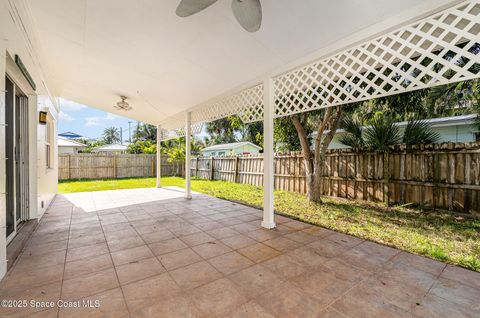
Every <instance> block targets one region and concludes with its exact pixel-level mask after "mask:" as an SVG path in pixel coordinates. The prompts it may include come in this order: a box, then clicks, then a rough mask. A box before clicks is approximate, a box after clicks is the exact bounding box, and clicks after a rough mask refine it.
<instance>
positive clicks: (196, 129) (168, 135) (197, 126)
mask: <svg viewBox="0 0 480 318" xmlns="http://www.w3.org/2000/svg"><path fill="white" fill-rule="evenodd" d="M202 127H203V123H194V124H192V134H193V135H196V134H199V133H200V132H202ZM180 137H185V127H182V128H178V129H171V130H169V129H162V132H161V136H160V140H161V141H165V140H170V139H176V138H180Z"/></svg>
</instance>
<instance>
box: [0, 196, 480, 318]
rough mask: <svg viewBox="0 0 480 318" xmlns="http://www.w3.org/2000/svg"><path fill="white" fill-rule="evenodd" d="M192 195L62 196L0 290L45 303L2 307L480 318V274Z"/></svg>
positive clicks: (93, 312) (22, 312)
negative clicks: (271, 224) (265, 223)
mask: <svg viewBox="0 0 480 318" xmlns="http://www.w3.org/2000/svg"><path fill="white" fill-rule="evenodd" d="M183 196H184V194H183V190H181V189H178V188H163V189H152V188H151V189H134V190H114V191H99V192H88V193H76V194H66V195H58V196H57V198H56V199H55V201H54V203H53V204H52V205H51V207H50V208H49V209H48V211H47V212H46V213H45V215H44V216H43V218H42V219H41V221H40V224H39V225H38V228H37V229H36V231H35V232H34V233H33V235H32V237H31V238H30V240H29V243H28V244H27V247H26V248H25V250H24V251H23V254H22V255H21V256H20V257H19V259H18V260H17V262H16V263H15V265H14V266H13V268H12V270H11V271H10V272H9V274H8V275H7V276H6V277H5V279H4V280H3V282H2V284H1V286H0V296H1V297H0V298H2V299H7V300H21V299H29V300H30V299H34V300H35V301H37V302H38V303H36V306H37V308H35V306H34V307H32V306H26V307H25V308H8V307H7V306H2V308H1V309H0V315H1V316H2V317H24V316H29V317H57V316H58V317H478V316H479V315H480V307H479V306H478V299H479V298H480V275H479V274H478V273H474V272H471V271H468V270H465V269H461V268H459V267H454V266H449V265H446V264H443V263H440V262H436V261H433V260H430V259H427V258H424V257H420V256H416V255H412V254H409V253H406V252H401V251H399V250H396V249H393V248H389V247H387V246H383V245H380V244H376V243H372V242H370V241H365V240H362V239H359V238H356V237H353V236H349V235H344V234H341V233H337V232H334V231H330V230H328V229H324V228H321V227H317V226H313V225H309V224H306V223H302V222H298V221H295V220H292V219H289V218H286V217H283V216H278V215H277V216H276V223H277V226H276V228H275V229H273V230H267V229H264V228H262V227H261V225H260V220H261V219H262V211H260V210H257V209H254V208H251V207H247V206H243V205H240V204H237V203H232V202H228V201H224V200H220V199H217V198H213V197H209V196H206V195H202V194H198V193H193V197H194V198H193V199H194V200H185V199H184V198H183ZM59 299H61V301H62V302H61V303H58V300H59ZM49 301H52V302H53V304H54V305H53V308H50V307H49V306H52V304H50V303H48V302H49ZM77 301H90V302H87V303H85V302H84V303H81V304H82V305H76V304H80V303H77ZM41 302H43V303H41ZM85 304H89V305H90V306H91V308H86V307H85ZM58 306H61V307H62V306H65V307H69V308H58ZM96 306H98V308H95V307H96ZM79 307H80V308H79Z"/></svg>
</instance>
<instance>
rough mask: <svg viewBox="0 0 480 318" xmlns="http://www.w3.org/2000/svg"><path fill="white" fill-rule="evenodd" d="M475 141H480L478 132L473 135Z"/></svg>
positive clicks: (479, 132)
mask: <svg viewBox="0 0 480 318" xmlns="http://www.w3.org/2000/svg"><path fill="white" fill-rule="evenodd" d="M473 136H474V138H475V141H480V131H476V132H474V133H473Z"/></svg>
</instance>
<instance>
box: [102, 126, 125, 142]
mask: <svg viewBox="0 0 480 318" xmlns="http://www.w3.org/2000/svg"><path fill="white" fill-rule="evenodd" d="M103 141H104V142H105V143H106V144H114V143H117V142H120V141H121V140H120V131H119V130H118V128H117V127H108V128H105V130H104V131H103Z"/></svg>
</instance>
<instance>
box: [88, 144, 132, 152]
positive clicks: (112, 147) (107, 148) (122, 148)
mask: <svg viewBox="0 0 480 318" xmlns="http://www.w3.org/2000/svg"><path fill="white" fill-rule="evenodd" d="M127 149H128V146H127V145H119V144H111V145H104V146H100V147H95V148H93V149H92V151H93V152H96V151H125V150H127Z"/></svg>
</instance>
